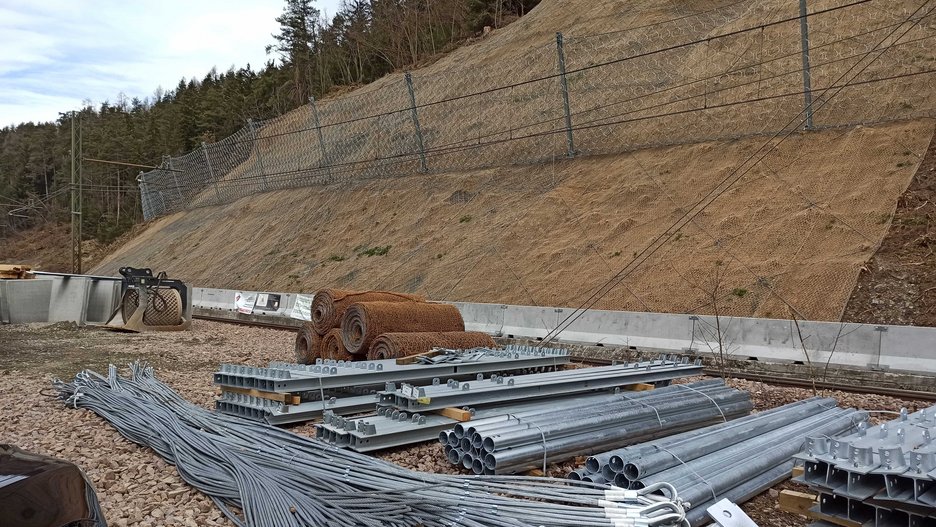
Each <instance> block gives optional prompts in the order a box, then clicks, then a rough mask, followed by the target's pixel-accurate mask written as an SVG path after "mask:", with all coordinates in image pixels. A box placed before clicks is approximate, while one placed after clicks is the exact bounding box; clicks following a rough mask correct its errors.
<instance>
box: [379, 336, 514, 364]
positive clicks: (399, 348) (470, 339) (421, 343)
mask: <svg viewBox="0 0 936 527" xmlns="http://www.w3.org/2000/svg"><path fill="white" fill-rule="evenodd" d="M495 347H497V344H496V343H495V342H494V339H492V338H491V336H490V335H488V334H487V333H481V332H480V331H444V332H439V331H428V332H422V333H384V334H383V335H380V336H379V337H377V338H376V339H374V342H372V343H371V345H370V349H369V350H368V352H367V360H380V359H398V358H400V357H407V356H409V355H416V354H419V353H426V352H427V351H430V350H431V349H432V348H447V349H469V348H495Z"/></svg>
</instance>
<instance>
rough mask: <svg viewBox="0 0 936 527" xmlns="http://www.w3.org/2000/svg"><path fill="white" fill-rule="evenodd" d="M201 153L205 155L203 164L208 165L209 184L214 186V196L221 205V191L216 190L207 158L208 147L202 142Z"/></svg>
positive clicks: (216, 184) (215, 182)
mask: <svg viewBox="0 0 936 527" xmlns="http://www.w3.org/2000/svg"><path fill="white" fill-rule="evenodd" d="M201 148H202V153H203V154H205V164H206V165H208V177H209V178H210V179H211V183H212V184H213V185H214V189H215V196H216V197H217V198H218V204H219V205H220V204H221V191H220V190H218V180H217V179H215V175H214V170H212V169H211V159H209V158H208V145H206V144H205V142H204V141H202V144H201Z"/></svg>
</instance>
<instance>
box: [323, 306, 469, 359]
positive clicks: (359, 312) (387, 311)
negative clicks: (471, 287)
mask: <svg viewBox="0 0 936 527" xmlns="http://www.w3.org/2000/svg"><path fill="white" fill-rule="evenodd" d="M424 331H465V322H464V321H463V320H462V317H461V313H459V312H458V309H457V308H456V307H455V306H453V305H449V304H429V303H421V302H360V303H355V304H351V305H350V306H348V309H347V311H345V315H344V318H343V319H342V320H341V339H342V340H343V341H344V345H345V348H347V349H348V351H349V352H350V353H354V354H359V353H367V350H368V348H369V347H370V345H371V343H372V342H373V341H374V339H376V338H377V337H378V336H380V335H383V334H384V333H410V332H424Z"/></svg>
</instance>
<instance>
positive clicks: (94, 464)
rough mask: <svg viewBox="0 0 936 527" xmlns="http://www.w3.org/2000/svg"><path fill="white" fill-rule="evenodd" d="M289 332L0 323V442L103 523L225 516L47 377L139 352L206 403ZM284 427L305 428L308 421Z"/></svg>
mask: <svg viewBox="0 0 936 527" xmlns="http://www.w3.org/2000/svg"><path fill="white" fill-rule="evenodd" d="M293 340H294V334H293V333H292V332H291V331H281V330H275V329H265V328H252V327H245V326H234V325H228V324H221V323H215V322H205V321H197V322H196V323H195V324H194V325H193V329H192V331H189V332H182V333H160V334H142V335H130V334H124V333H111V332H108V331H104V330H100V329H94V328H87V327H83V328H80V327H77V326H74V325H72V324H61V323H59V324H51V325H18V326H17V325H14V326H0V442H3V443H12V444H14V445H17V446H19V447H20V448H23V449H26V450H29V451H32V452H37V453H40V454H46V455H50V456H55V457H58V458H62V459H66V460H69V461H72V462H74V463H76V464H78V466H79V467H81V468H82V469H83V470H84V471H85V472H86V473H87V474H88V476H89V477H90V478H91V480H92V482H93V483H94V485H95V487H96V489H97V492H98V496H99V498H100V500H101V504H102V507H103V509H104V513H105V515H106V518H107V520H108V523H109V524H110V525H116V526H118V527H123V526H139V527H153V526H157V525H169V526H187V527H194V526H199V525H208V526H227V525H232V524H231V522H229V521H228V520H227V519H226V518H224V517H223V516H222V515H221V513H220V511H219V510H218V509H217V508H215V507H214V505H213V504H212V503H211V501H210V500H209V499H208V498H207V497H206V496H204V495H203V494H201V493H199V492H197V491H195V490H193V489H192V488H190V487H189V486H188V485H187V484H185V483H184V482H183V481H182V479H181V478H180V477H179V475H178V473H177V472H176V471H175V468H174V467H172V466H170V465H168V464H167V463H165V462H163V461H162V460H161V459H159V457H158V456H157V455H156V454H155V453H154V452H153V451H151V450H149V449H148V448H143V447H140V446H138V445H136V444H133V443H131V442H129V441H127V440H126V439H124V438H123V437H121V436H120V435H119V434H118V433H117V432H116V431H115V430H114V429H113V428H111V427H110V426H109V425H108V424H107V423H106V422H104V421H103V420H101V419H100V418H98V417H97V416H95V415H94V414H92V413H91V412H88V411H85V410H72V409H69V408H66V407H64V406H63V405H62V404H61V403H60V402H59V401H58V400H56V399H54V398H53V397H52V390H51V386H50V383H51V381H52V379H53V378H54V377H60V378H69V377H71V376H73V375H74V374H75V373H77V372H78V371H79V370H81V369H84V368H91V369H94V370H96V371H106V368H107V365H108V364H109V363H114V364H117V365H119V366H123V365H126V364H127V363H129V362H130V361H133V360H136V359H141V360H145V361H148V362H150V363H151V364H153V366H154V367H155V368H156V372H157V375H158V376H159V377H160V378H161V379H162V380H164V381H166V382H167V383H168V384H169V385H170V386H172V387H173V388H175V389H176V390H177V391H179V392H180V393H181V394H182V395H183V396H184V397H186V398H187V399H189V400H191V401H193V402H195V403H196V404H200V405H203V406H205V407H208V408H211V407H213V401H214V398H215V394H216V390H215V388H214V387H213V386H212V384H211V373H212V372H213V371H214V370H215V368H216V367H217V365H218V364H219V363H221V362H234V363H245V364H252V365H263V364H265V363H267V362H269V361H271V360H290V359H291V356H292V353H293ZM731 384H732V385H734V386H736V387H738V388H742V389H746V390H749V391H750V392H751V394H752V397H753V399H754V402H755V408H756V409H757V410H763V409H767V408H772V407H775V406H779V405H782V404H786V403H789V402H792V401H794V400H797V399H802V398H805V397H808V396H810V395H812V392H811V391H810V390H805V389H799V388H788V387H776V386H768V385H766V384H762V383H756V382H750V381H739V380H732V381H731ZM826 395H829V396H832V397H835V398H836V399H838V400H839V402H840V404H842V405H848V406H855V407H861V408H866V409H871V410H886V411H897V410H899V409H900V408H901V407H904V406H905V407H907V408H909V409H911V410H914V409H916V408H918V406H917V405H916V404H915V403H914V402H913V401H902V400H898V399H894V398H891V397H885V396H877V395H862V394H854V393H843V392H828V393H827V394H826ZM292 430H293V431H295V432H297V433H300V434H305V435H311V434H312V427H311V426H310V425H308V424H307V425H303V426H298V427H294V428H293V429H292ZM440 450H441V447H440V446H439V445H438V444H437V443H424V444H420V445H413V446H410V447H405V448H398V449H393V450H388V451H384V452H382V453H380V454H378V455H379V457H381V458H383V459H386V460H388V461H392V462H394V463H398V464H400V465H402V466H406V467H409V468H413V469H418V470H426V471H431V472H446V473H452V472H454V471H455V470H456V469H455V468H454V467H453V466H451V465H449V464H448V463H447V462H445V461H444V457H443V456H442V455H441V451H440ZM572 468H575V464H574V463H572V462H568V463H563V464H559V465H554V466H552V467H551V468H550V469H549V475H552V476H557V477H564V476H565V475H566V474H567V473H568V471H569V470H570V469H572ZM790 485H792V484H790V483H783V484H781V485H780V486H778V489H779V488H787V487H788V486H790ZM776 492H777V489H771V490H770V491H768V492H766V493H764V494H762V495H760V496H758V497H757V498H755V499H754V500H752V501H751V502H749V503H748V504H746V505H745V506H744V507H743V508H744V509H745V511H747V512H748V514H750V515H751V516H752V517H753V518H754V520H755V521H757V522H758V524H759V525H761V526H762V527H768V526H774V527H779V526H792V525H805V524H806V520H805V519H804V518H801V517H797V516H795V515H791V514H787V513H783V512H781V511H779V510H778V509H776Z"/></svg>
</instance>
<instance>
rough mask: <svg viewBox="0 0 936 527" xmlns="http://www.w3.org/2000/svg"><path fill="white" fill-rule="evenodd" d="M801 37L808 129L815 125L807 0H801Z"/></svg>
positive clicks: (804, 97)
mask: <svg viewBox="0 0 936 527" xmlns="http://www.w3.org/2000/svg"><path fill="white" fill-rule="evenodd" d="M799 11H800V37H801V39H802V47H803V104H804V105H805V108H804V109H805V111H806V129H807V130H811V129H812V127H813V108H812V78H811V77H810V71H809V21H808V20H807V18H806V0H800V1H799Z"/></svg>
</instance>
